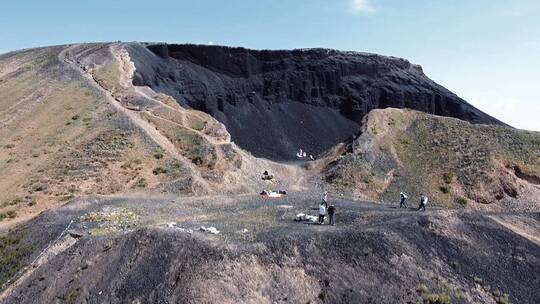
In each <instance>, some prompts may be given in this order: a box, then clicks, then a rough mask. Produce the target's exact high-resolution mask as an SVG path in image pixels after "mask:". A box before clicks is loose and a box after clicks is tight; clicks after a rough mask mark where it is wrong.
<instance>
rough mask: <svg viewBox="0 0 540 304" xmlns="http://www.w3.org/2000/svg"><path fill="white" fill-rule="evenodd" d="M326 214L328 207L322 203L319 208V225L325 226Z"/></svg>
mask: <svg viewBox="0 0 540 304" xmlns="http://www.w3.org/2000/svg"><path fill="white" fill-rule="evenodd" d="M325 214H326V207H325V206H324V202H322V203H321V205H320V206H319V224H320V225H322V224H324V215H325Z"/></svg>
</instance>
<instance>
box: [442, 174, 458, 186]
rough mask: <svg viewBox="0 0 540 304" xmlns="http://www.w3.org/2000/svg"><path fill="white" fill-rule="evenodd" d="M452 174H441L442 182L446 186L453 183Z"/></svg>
mask: <svg viewBox="0 0 540 304" xmlns="http://www.w3.org/2000/svg"><path fill="white" fill-rule="evenodd" d="M454 178H455V175H454V172H446V173H444V174H443V180H444V182H445V183H447V184H451V183H452V182H453V181H454Z"/></svg>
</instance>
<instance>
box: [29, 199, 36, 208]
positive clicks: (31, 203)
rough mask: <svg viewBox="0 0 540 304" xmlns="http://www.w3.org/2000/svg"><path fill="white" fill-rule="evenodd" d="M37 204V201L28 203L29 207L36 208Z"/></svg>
mask: <svg viewBox="0 0 540 304" xmlns="http://www.w3.org/2000/svg"><path fill="white" fill-rule="evenodd" d="M36 204H37V202H36V200H31V201H30V202H28V206H29V207H32V206H35V205H36Z"/></svg>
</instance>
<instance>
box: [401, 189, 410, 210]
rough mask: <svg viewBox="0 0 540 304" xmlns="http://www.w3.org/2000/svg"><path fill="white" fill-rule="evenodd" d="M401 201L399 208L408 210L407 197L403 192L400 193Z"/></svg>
mask: <svg viewBox="0 0 540 304" xmlns="http://www.w3.org/2000/svg"><path fill="white" fill-rule="evenodd" d="M399 196H400V200H399V208H401V207H405V209H407V208H408V207H407V195H406V194H405V193H403V192H401V193H399Z"/></svg>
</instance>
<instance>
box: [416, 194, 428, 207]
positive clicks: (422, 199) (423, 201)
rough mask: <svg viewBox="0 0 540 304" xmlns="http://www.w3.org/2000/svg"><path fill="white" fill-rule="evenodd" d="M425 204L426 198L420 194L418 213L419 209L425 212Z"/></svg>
mask: <svg viewBox="0 0 540 304" xmlns="http://www.w3.org/2000/svg"><path fill="white" fill-rule="evenodd" d="M427 202H428V197H427V196H425V195H424V194H423V193H422V195H421V196H420V206H418V211H420V209H423V211H426V205H427Z"/></svg>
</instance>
